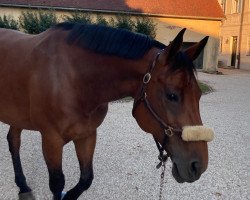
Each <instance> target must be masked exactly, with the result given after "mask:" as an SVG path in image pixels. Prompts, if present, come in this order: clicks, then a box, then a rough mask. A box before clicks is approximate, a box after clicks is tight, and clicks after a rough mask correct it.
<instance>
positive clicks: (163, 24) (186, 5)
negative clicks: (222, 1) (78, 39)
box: [0, 0, 224, 71]
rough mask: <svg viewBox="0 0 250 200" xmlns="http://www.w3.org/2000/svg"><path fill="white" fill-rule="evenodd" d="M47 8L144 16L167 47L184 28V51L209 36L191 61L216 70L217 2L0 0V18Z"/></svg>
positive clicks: (220, 17)
mask: <svg viewBox="0 0 250 200" xmlns="http://www.w3.org/2000/svg"><path fill="white" fill-rule="evenodd" d="M30 8H31V9H37V8H40V9H51V8H53V9H54V10H56V11H57V14H58V15H62V14H65V13H69V12H70V11H73V10H76V9H77V10H81V11H85V12H91V13H102V14H105V16H106V17H109V16H112V15H113V14H115V13H126V14H131V15H134V16H138V15H139V16H141V15H147V16H149V17H151V18H152V19H153V20H154V21H155V22H156V24H157V37H156V39H157V40H159V41H161V42H162V43H164V44H166V45H168V44H169V42H171V40H173V38H174V37H175V36H176V35H177V33H178V32H179V31H180V30H181V29H182V28H183V27H185V28H187V31H186V33H185V36H184V48H187V47H188V46H190V45H192V44H193V43H195V42H198V41H200V40H201V39H202V38H203V37H204V36H206V35H209V36H211V37H210V39H209V41H208V44H207V45H206V48H205V49H204V52H203V53H202V54H201V55H200V57H199V58H198V59H197V60H196V61H195V63H196V66H197V68H202V69H203V70H205V71H216V69H217V63H218V52H219V43H220V42H219V39H220V26H221V21H222V19H223V18H224V14H223V12H222V9H221V7H220V5H219V3H218V1H217V0H209V1H204V0H175V1H172V0H150V1H148V0H147V1H146V0H103V1H94V0H93V1H89V0H81V1H75V0H73V1H71V0H58V1H50V0H30V1H24V0H15V1H13V0H0V15H3V14H7V15H13V16H14V17H16V18H18V16H20V14H21V12H22V11H25V10H27V9H30Z"/></svg>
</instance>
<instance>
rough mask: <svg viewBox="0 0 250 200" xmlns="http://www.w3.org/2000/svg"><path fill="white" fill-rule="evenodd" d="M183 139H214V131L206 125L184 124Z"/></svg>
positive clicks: (207, 140) (208, 140)
mask: <svg viewBox="0 0 250 200" xmlns="http://www.w3.org/2000/svg"><path fill="white" fill-rule="evenodd" d="M181 137H182V139H183V140H184V141H187V142H188V141H206V142H210V141H212V140H213V139H214V131H213V130H212V129H211V128H208V127H206V126H184V127H183V131H182V136H181Z"/></svg>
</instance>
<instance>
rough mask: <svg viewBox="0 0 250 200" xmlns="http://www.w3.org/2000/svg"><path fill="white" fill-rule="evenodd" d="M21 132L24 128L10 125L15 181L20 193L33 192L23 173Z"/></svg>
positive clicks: (9, 140) (9, 134)
mask: <svg viewBox="0 0 250 200" xmlns="http://www.w3.org/2000/svg"><path fill="white" fill-rule="evenodd" d="M21 132H22V129H19V128H16V127H13V126H10V129H9V132H8V135H7V140H8V143H9V151H10V153H11V157H12V162H13V167H14V172H15V182H16V185H17V186H18V187H19V188H20V191H19V194H20V195H21V194H22V193H27V192H31V189H30V188H29V186H28V185H27V183H26V178H25V176H24V174H23V169H22V164H21V160H20V145H21Z"/></svg>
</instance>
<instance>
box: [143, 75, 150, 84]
mask: <svg viewBox="0 0 250 200" xmlns="http://www.w3.org/2000/svg"><path fill="white" fill-rule="evenodd" d="M150 79H151V74H150V73H146V74H145V75H144V77H143V83H144V84H147V83H149V81H150Z"/></svg>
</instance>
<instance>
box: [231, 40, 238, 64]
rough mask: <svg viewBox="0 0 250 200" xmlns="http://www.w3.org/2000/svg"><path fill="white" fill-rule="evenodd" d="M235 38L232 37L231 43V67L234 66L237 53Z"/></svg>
mask: <svg viewBox="0 0 250 200" xmlns="http://www.w3.org/2000/svg"><path fill="white" fill-rule="evenodd" d="M237 39H238V38H237V36H233V41H232V55H231V66H234V67H235V66H236V57H237V56H236V52H237Z"/></svg>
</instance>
